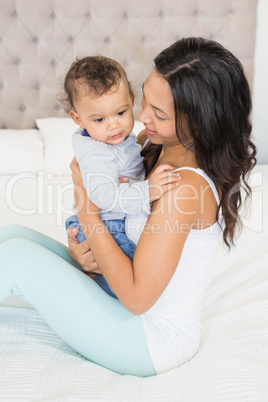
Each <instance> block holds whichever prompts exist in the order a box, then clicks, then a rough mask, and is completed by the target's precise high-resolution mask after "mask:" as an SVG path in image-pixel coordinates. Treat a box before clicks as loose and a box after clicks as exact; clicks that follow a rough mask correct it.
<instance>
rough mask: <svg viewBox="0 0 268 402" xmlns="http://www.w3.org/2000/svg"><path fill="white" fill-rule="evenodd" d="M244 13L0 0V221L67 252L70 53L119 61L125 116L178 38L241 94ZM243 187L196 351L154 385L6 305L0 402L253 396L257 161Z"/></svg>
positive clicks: (249, 27) (249, 45)
mask: <svg viewBox="0 0 268 402" xmlns="http://www.w3.org/2000/svg"><path fill="white" fill-rule="evenodd" d="M256 7H257V1H255V0H233V1H231V0H217V1H215V0H214V1H212V0H200V1H196V0H189V1H187V2H185V1H183V0H176V1H175V0H166V1H165V2H163V1H160V0H159V1H158V0H157V1H152V0H146V1H144V0H143V1H141V0H137V1H135V2H129V1H125V0H117V1H114V2H110V1H108V0H91V1H90V0H77V1H76V2H71V1H68V0H65V1H63V0H57V1H56V0H55V1H52V0H50V1H47V0H40V1H39V2H34V1H31V0H17V1H15V0H10V1H9V2H2V3H1V14H0V19H1V20H0V27H1V37H2V40H1V42H0V46H1V48H0V50H1V59H0V99H1V116H0V127H1V129H0V194H1V197H0V211H1V221H0V225H1V226H4V225H7V224H21V225H25V226H28V227H31V228H33V229H36V230H39V231H41V232H43V233H45V234H47V235H49V236H51V237H53V238H55V239H57V240H59V241H61V242H62V243H64V244H67V241H66V234H65V229H64V221H65V219H66V217H67V216H69V215H70V214H71V213H72V208H73V194H72V191H73V187H72V182H71V177H70V169H69V163H70V160H71V158H72V156H73V151H72V147H71V141H70V139H71V135H72V133H73V130H74V123H72V121H71V120H70V119H69V118H68V117H66V116H65V115H64V113H63V112H62V110H61V109H60V106H59V103H58V101H57V94H58V93H59V92H60V85H61V83H60V78H61V77H63V76H64V73H65V71H66V69H67V68H68V66H69V65H70V63H71V62H72V61H73V59H74V58H75V57H76V56H83V55H85V54H96V53H98V52H99V53H102V54H104V55H107V56H111V57H114V58H116V59H117V60H118V61H119V62H121V63H122V64H123V65H124V66H125V68H126V70H127V72H128V74H129V76H130V78H131V80H132V82H133V85H134V87H135V88H136V99H137V101H136V106H135V107H136V109H135V114H136V115H137V113H138V111H139V108H140V106H139V99H140V94H139V88H140V86H141V83H142V81H143V80H144V78H145V77H146V74H147V73H148V71H150V68H151V60H152V58H153V56H154V55H156V54H157V52H158V51H160V50H161V49H162V48H164V47H165V46H168V45H169V44H170V43H171V42H172V41H174V40H176V39H177V38H180V37H182V36H198V35H202V36H205V37H208V38H213V39H215V40H218V41H219V42H221V43H222V44H223V45H225V46H227V47H228V48H230V49H231V50H232V51H233V52H234V53H235V54H236V55H237V56H238V57H239V58H240V59H241V60H242V62H243V64H244V67H245V70H246V72H247V75H248V79H249V81H250V84H251V86H252V87H253V75H254V49H255V31H256ZM140 129H141V125H140V124H139V123H138V122H136V125H135V131H136V132H139V130H140ZM59 149H61V150H62V152H61V153H60V155H59V152H58V150H59ZM250 180H251V185H252V189H253V194H252V202H251V203H250V204H248V207H247V208H244V210H243V222H244V230H243V232H242V234H241V236H240V237H239V238H238V239H237V242H236V247H234V248H233V250H232V251H231V252H227V250H226V249H225V248H224V246H223V245H220V247H219V250H218V252H217V255H216V257H215V259H214V261H213V264H212V266H211V270H210V275H209V281H208V284H207V288H206V291H205V295H204V300H203V307H202V326H203V332H202V339H201V345H200V349H199V351H198V353H197V354H196V355H195V356H194V357H193V358H192V359H191V360H190V361H189V362H187V363H185V364H183V365H182V366H181V367H178V368H176V369H174V370H171V371H169V372H167V373H165V374H161V375H158V376H156V377H151V378H144V379H143V378H137V377H133V376H121V375H119V374H116V373H113V372H111V371H109V370H107V369H105V368H103V367H99V366H97V365H96V364H93V363H92V362H90V361H88V360H86V359H84V358H83V357H81V356H80V355H79V354H77V353H76V352H75V351H74V350H72V349H71V348H70V347H68V345H66V344H64V343H63V342H62V341H61V340H60V339H59V338H58V337H57V336H56V335H55V334H54V333H53V332H52V331H51V329H50V328H49V327H48V326H47V324H46V323H45V322H44V320H43V319H42V317H40V315H39V314H38V312H37V311H36V310H35V309H34V308H33V307H32V306H31V305H30V304H28V303H26V302H24V301H22V300H20V299H18V298H15V297H10V298H8V299H6V300H5V301H4V302H3V303H2V304H1V306H0V401H3V402H5V401H16V402H17V401H109V402H110V401H116V402H117V401H138V402H139V401H144V402H145V401H146V402H147V401H151V402H166V401H167V402H169V401H174V402H175V401H187V402H192V401H193V402H196V401H198V402H199V401H201V402H202V401H204V402H208V401H213V402H215V401H217V402H218V401H230V402H233V401H243V402H244V401H245V402H247V401H248V402H261V401H262V402H266V401H267V400H268V382H267V375H268V296H267V294H268V250H267V243H268V165H265V164H257V166H256V167H255V169H254V171H253V172H252V174H251V178H250Z"/></svg>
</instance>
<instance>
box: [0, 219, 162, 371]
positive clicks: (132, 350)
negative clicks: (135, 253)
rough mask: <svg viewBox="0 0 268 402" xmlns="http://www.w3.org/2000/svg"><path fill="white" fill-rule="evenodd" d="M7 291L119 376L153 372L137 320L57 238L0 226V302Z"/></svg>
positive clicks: (52, 327) (64, 338) (91, 357)
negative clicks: (78, 265) (79, 263)
mask: <svg viewBox="0 0 268 402" xmlns="http://www.w3.org/2000/svg"><path fill="white" fill-rule="evenodd" d="M11 293H14V294H16V295H18V296H20V297H21V298H22V299H24V300H27V301H28V302H30V303H31V304H32V305H33V306H34V307H35V308H36V309H37V310H38V311H39V313H40V314H41V316H42V317H43V318H44V319H45V321H46V322H47V323H48V325H49V326H50V327H51V329H52V330H53V331H54V332H55V333H56V334H57V335H58V336H59V337H60V338H61V339H63V340H64V341H65V342H66V343H67V344H69V345H70V346H71V347H72V348H73V349H75V350H76V351H77V352H79V353H80V354H81V355H82V356H84V357H86V358H87V359H89V360H90V361H92V362H95V363H97V364H99V365H101V366H104V367H106V368H108V369H110V370H112V371H115V372H117V373H120V374H130V375H136V376H141V377H147V376H152V375H155V374H156V372H155V369H154V366H153V364H152V361H151V358H150V355H149V352H148V347H147V342H146V338H145V333H144V328H143V325H142V320H141V318H140V317H139V316H135V315H133V314H132V313H130V312H129V311H128V310H127V309H126V308H125V307H124V306H123V305H122V303H120V301H119V300H117V299H115V298H113V297H111V296H109V295H107V294H106V293H105V292H104V291H103V290H102V289H101V287H99V286H98V285H97V284H96V283H95V282H94V281H93V280H92V279H91V278H90V277H88V276H87V275H85V274H84V273H83V272H81V271H80V270H79V269H77V267H76V265H75V263H74V262H73V260H72V259H71V258H70V256H69V253H68V248H67V247H66V246H64V245H63V244H61V243H59V242H57V241H56V240H53V239H51V238H50V237H47V236H45V235H43V234H41V233H39V232H36V231H34V230H31V229H28V228H25V227H22V226H16V225H11V226H6V227H3V228H0V302H1V301H2V300H4V299H5V298H6V297H8V296H9V295H10V294H11ZM0 325H1V324H0Z"/></svg>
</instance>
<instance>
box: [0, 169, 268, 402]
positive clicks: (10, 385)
mask: <svg viewBox="0 0 268 402" xmlns="http://www.w3.org/2000/svg"><path fill="white" fill-rule="evenodd" d="M267 178H268V169H267V166H257V168H255V170H254V173H253V174H252V186H253V198H252V199H253V203H252V205H251V206H250V207H249V209H248V210H247V212H246V213H245V215H244V231H243V233H242V235H241V236H240V238H239V239H238V240H237V245H236V247H234V249H233V250H232V251H231V252H227V250H226V249H225V248H224V247H223V246H221V247H220V248H219V250H218V253H217V255H216V257H215V259H214V261H213V264H212V267H211V270H210V275H209V281H208V285H207V288H206V291H205V295H204V300H203V307H202V320H201V322H202V326H203V331H202V337H201V344H200V348H199V351H198V353H197V354H196V355H195V356H194V357H193V358H192V359H191V360H190V361H189V362H187V363H185V364H183V365H182V366H180V367H178V368H176V369H173V370H171V371H169V372H167V373H164V374H160V375H157V376H155V377H150V378H137V377H133V376H122V375H119V374H116V373H113V372H111V371H109V370H107V369H105V368H103V367H99V366H98V365H96V364H94V363H92V362H90V361H88V360H86V359H85V358H83V357H82V356H80V355H79V354H77V353H76V352H75V351H74V350H72V349H71V348H70V347H69V346H68V345H66V344H65V343H63V342H62V341H61V340H60V339H59V338H58V337H57V336H56V335H55V334H54V333H53V332H52V331H51V329H50V328H49V327H48V326H47V324H46V323H45V322H44V321H43V319H42V318H41V317H40V315H39V314H38V312H37V311H35V310H33V309H29V308H28V309H27V308H25V306H24V305H20V304H19V303H17V304H15V305H16V307H10V306H1V307H0V323H1V325H0V401H107V402H108V401H109V402H111V401H139V402H140V401H144V402H145V401H146V402H148V401H152V402H158V401H159V402H160V401H161V402H163V401H187V402H192V401H193V402H196V401H198V402H203V401H204V402H208V401H213V402H215V401H217V402H220V401H224V402H226V401H230V402H234V401H241V402H242V401H243V402H246V401H248V402H259V401H262V402H265V401H267V400H268V381H267V375H268V292H267V289H268V248H267V244H268V225H267V223H268V180H267Z"/></svg>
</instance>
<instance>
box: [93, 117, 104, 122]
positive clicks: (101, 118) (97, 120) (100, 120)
mask: <svg viewBox="0 0 268 402" xmlns="http://www.w3.org/2000/svg"><path fill="white" fill-rule="evenodd" d="M102 121H103V117H100V118H99V119H96V120H95V122H96V123H101V122H102Z"/></svg>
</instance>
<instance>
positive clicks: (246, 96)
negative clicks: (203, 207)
mask: <svg viewBox="0 0 268 402" xmlns="http://www.w3.org/2000/svg"><path fill="white" fill-rule="evenodd" d="M154 63H155V69H156V71H157V72H158V73H159V74H161V75H162V76H163V77H164V78H165V79H166V80H167V82H168V83H169V85H170V88H171V91H172V94H173V99H174V109H175V122H176V133H177V137H178V139H179V141H180V142H181V143H182V144H183V145H184V146H185V147H187V148H188V149H190V150H192V151H193V152H194V153H195V156H196V160H197V163H198V164H199V166H200V167H201V168H202V169H203V170H204V171H205V172H206V173H207V174H208V176H209V177H210V178H211V179H212V180H213V182H214V183H215V185H216V187H217V188H218V190H219V192H220V195H221V201H220V205H219V208H218V211H217V216H218V215H219V210H220V208H222V214H223V217H224V221H225V227H224V230H223V238H224V242H225V243H226V245H227V246H228V247H230V245H231V244H233V243H234V234H235V229H236V227H237V225H238V224H241V219H240V217H239V215H238V211H239V209H240V207H241V204H242V196H241V188H244V190H245V192H246V196H249V195H250V194H251V189H250V186H249V185H248V183H247V178H248V174H249V172H250V171H251V169H252V168H253V167H254V165H255V164H256V158H255V156H256V147H255V145H254V144H253V143H252V141H251V129H252V126H251V122H250V112H251V107H252V104H251V94H250V89H249V85H248V82H247V79H246V77H245V74H244V71H243V67H242V65H241V63H240V61H239V60H238V59H237V58H236V57H235V56H234V55H233V54H232V53H231V52H229V51H228V50H227V49H225V48H224V47H223V46H221V45H220V44H219V43H217V42H214V41H211V40H206V39H203V38H184V39H181V40H179V41H177V42H175V43H174V44H172V45H171V46H170V47H168V48H167V49H165V50H163V51H162V52H161V53H160V54H159V55H158V56H157V57H156V58H155V59H154ZM185 119H186V121H187V123H188V131H187V132H186V131H185V130H184V129H183V126H184V127H185V125H184V124H185ZM189 133H190V137H189ZM160 151H161V145H160V146H157V145H154V146H151V147H150V148H149V150H148V153H147V154H145V163H146V167H147V169H148V170H150V169H151V168H152V166H153V165H154V163H155V162H156V160H157V158H158V156H159V153H160Z"/></svg>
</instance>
